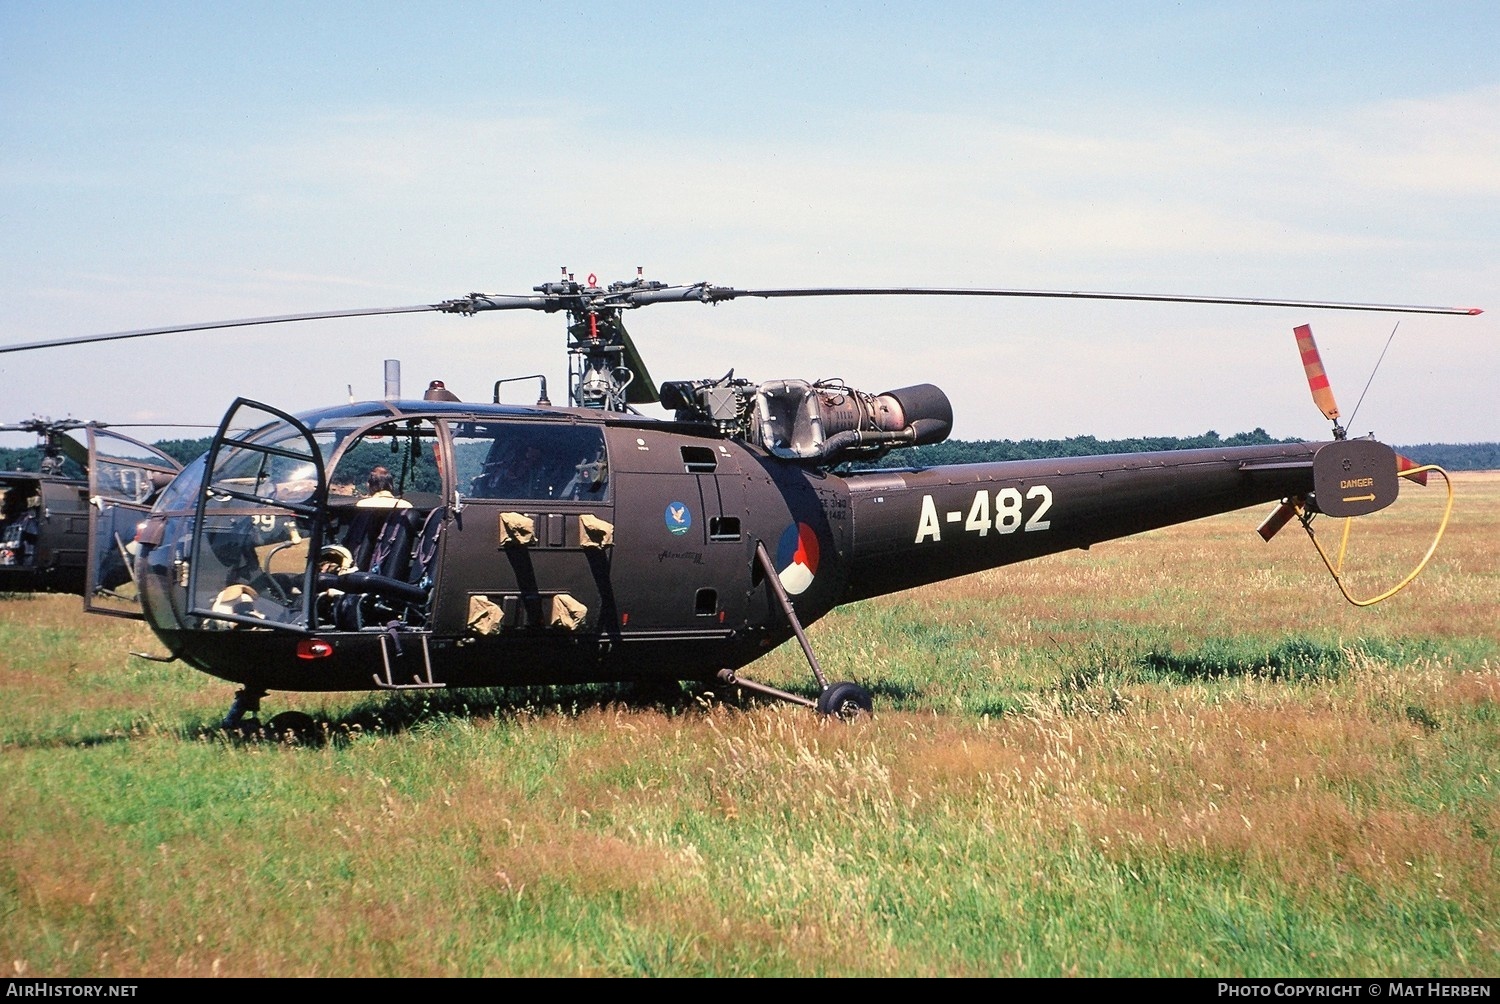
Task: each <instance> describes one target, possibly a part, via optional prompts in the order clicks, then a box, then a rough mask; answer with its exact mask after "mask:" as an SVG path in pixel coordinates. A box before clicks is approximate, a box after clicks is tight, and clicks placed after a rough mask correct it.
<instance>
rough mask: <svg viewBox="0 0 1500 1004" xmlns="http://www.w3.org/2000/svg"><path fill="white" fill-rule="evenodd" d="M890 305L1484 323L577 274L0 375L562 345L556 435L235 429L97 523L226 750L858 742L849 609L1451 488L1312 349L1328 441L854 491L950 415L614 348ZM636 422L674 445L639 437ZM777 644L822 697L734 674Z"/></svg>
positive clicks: (244, 404) (490, 423)
mask: <svg viewBox="0 0 1500 1004" xmlns="http://www.w3.org/2000/svg"><path fill="white" fill-rule="evenodd" d="M882 295H883V296H970V297H974V296H978V297H983V296H990V297H1068V298H1083V299H1101V300H1146V301H1160V302H1188V303H1227V304H1240V305H1246V306H1261V305H1264V306H1283V307H1285V306H1291V307H1300V308H1305V309H1309V310H1312V309H1329V310H1383V311H1396V312H1409V313H1427V314H1455V315H1464V314H1477V313H1480V311H1479V310H1478V309H1476V308H1448V307H1417V306H1402V305H1395V304H1360V303H1326V302H1315V301H1296V300H1265V299H1250V298H1237V297H1235V298H1227V297H1202V296H1178V295H1157V294H1130V293H1095V292H1083V291H1050V290H1010V289H950V288H932V287H818V288H790V289H737V288H734V287H726V286H717V285H712V284H709V283H696V284H691V285H677V286H673V285H667V284H665V283H661V282H657V281H650V280H647V279H645V278H644V277H643V276H642V274H641V270H637V275H636V277H635V278H634V279H633V280H629V281H620V282H614V283H611V284H609V285H607V286H604V285H600V284H599V282H598V280H597V278H596V277H595V276H593V275H590V276H588V278H587V280H586V281H580V280H578V279H577V278H576V277H575V275H574V274H573V273H572V272H570V271H568V270H567V269H566V268H564V269H563V270H562V277H561V278H560V279H559V280H557V281H553V282H547V283H543V284H541V285H537V286H534V287H532V293H531V294H527V295H493V294H481V293H472V294H470V295H468V296H465V297H460V298H456V299H449V300H444V301H441V302H437V303H430V304H419V305H414V306H408V307H384V308H369V309H356V310H340V311H326V312H317V313H307V314H291V315H280V316H275V317H261V318H249V319H244V320H237V321H234V320H231V321H217V322H211V323H206V324H191V325H177V326H171V327H160V328H149V329H140V330H135V331H125V332H117V333H113V334H104V335H87V336H81V337H73V338H63V339H57V340H53V341H48V342H33V343H26V344H21V345H11V346H0V352H10V351H21V350H29V349H38V348H49V347H55V346H62V345H71V344H79V343H87V342H97V341H106V340H112V339H123V338H140V337H147V336H152V335H158V334H165V333H168V332H180V331H201V330H208V329H215V328H226V327H235V326H244V325H259V324H279V323H289V322H296V321H310V320H316V319H320V318H332V317H356V316H365V315H374V314H391V313H408V312H417V311H437V312H442V313H447V314H457V315H465V316H467V315H474V314H478V313H481V312H487V311H496V310H537V311H543V312H546V313H561V314H563V315H564V316H565V318H566V336H567V342H566V345H567V353H568V400H567V403H566V404H562V405H555V404H553V403H552V402H551V400H550V399H549V397H548V394H547V387H546V379H545V377H544V376H540V375H533V376H528V377H508V378H502V379H500V380H497V381H496V382H495V384H494V388H493V394H492V400H490V401H484V402H469V401H462V400H459V399H458V398H457V395H455V394H454V393H452V392H451V391H450V390H449V389H448V388H447V387H446V385H445V384H444V383H443V382H442V381H436V380H435V381H433V382H432V383H431V384H430V385H429V387H428V388H427V391H426V393H424V394H423V396H422V398H421V399H415V398H408V397H403V396H400V395H399V394H397V395H394V396H392V395H388V397H387V399H385V400H374V401H365V402H350V403H343V404H335V405H331V406H329V407H325V408H321V409H317V410H312V411H305V412H301V413H299V414H295V415H294V414H291V413H288V412H285V411H282V410H279V409H277V408H276V407H274V406H272V405H270V404H265V403H261V402H259V401H254V400H250V399H246V398H237V399H235V400H234V401H233V403H232V404H231V405H230V407H229V409H228V410H227V412H226V413H225V415H224V418H223V421H222V422H221V424H220V426H219V429H218V431H217V433H216V434H215V436H214V439H213V441H212V445H211V446H210V448H209V449H208V451H207V453H205V454H204V455H203V456H201V457H199V458H198V459H197V460H196V461H193V462H192V463H190V464H188V465H186V466H185V467H184V468H183V469H182V471H181V472H180V473H178V474H176V476H175V478H173V479H172V480H171V482H170V484H168V485H166V486H165V487H164V488H163V489H162V490H161V491H160V492H159V494H158V495H156V496H155V497H154V498H153V499H150V500H146V499H142V498H139V497H136V498H132V497H129V496H130V494H131V493H129V492H124V493H117V494H115V495H109V496H107V497H106V498H103V499H102V500H100V501H99V502H98V504H96V505H94V506H93V508H92V509H91V515H92V516H93V517H94V518H95V519H96V520H97V519H101V518H105V517H110V518H116V517H118V516H119V514H121V513H124V514H128V519H130V520H133V521H134V522H135V523H136V525H137V527H138V529H137V532H136V533H135V534H134V536H133V539H132V540H131V542H130V547H131V548H132V551H131V553H132V554H133V579H134V580H135V581H136V582H137V583H138V585H139V601H140V602H139V607H138V609H136V610H134V611H130V613H132V614H133V615H135V616H141V617H144V618H145V620H146V621H147V622H148V624H149V625H150V627H151V629H152V631H153V632H154V633H155V635H156V637H157V638H158V639H159V641H160V642H161V644H162V645H164V646H165V648H166V649H167V654H166V655H164V656H157V657H156V658H160V659H162V660H181V661H182V662H184V663H186V664H187V665H189V666H191V667H193V668H195V669H197V670H200V671H202V672H204V673H207V674H210V675H212V676H214V677H217V678H220V679H223V680H225V681H228V682H231V683H234V684H236V685H238V687H239V689H238V690H237V691H236V692H235V695H234V699H233V701H232V703H231V706H230V708H229V711H228V713H227V714H226V716H225V718H224V720H223V722H222V725H223V726H224V727H225V728H230V729H234V728H239V729H244V728H251V727H256V726H258V725H259V713H260V710H261V701H262V699H263V698H265V697H266V696H268V694H269V693H270V692H271V691H284V692H292V693H314V692H331V691H391V692H398V691H411V690H423V689H438V688H480V687H499V686H504V687H510V686H527V685H547V684H579V683H605V682H625V683H628V682H636V683H642V684H648V685H649V684H651V683H656V682H669V683H672V684H673V685H677V684H680V683H682V682H690V683H699V684H703V685H705V686H708V687H718V686H732V687H737V688H740V689H741V690H742V691H748V692H751V693H756V694H760V695H762V696H766V697H769V698H774V699H777V700H782V701H788V702H791V703H794V704H800V705H803V706H805V707H808V708H812V709H815V710H816V711H817V712H818V713H820V714H822V715H825V716H836V717H841V718H848V717H854V716H858V715H862V714H867V713H870V712H871V711H872V710H873V699H872V695H871V692H870V690H869V689H867V688H866V687H865V686H864V685H863V684H861V683H859V682H856V681H853V680H836V681H831V680H830V679H829V677H828V675H827V674H826V673H825V672H824V669H823V667H822V665H821V663H820V661H819V659H818V658H817V655H816V653H815V652H814V650H813V647H812V645H811V644H810V642H809V639H808V636H807V632H806V628H807V627H808V626H809V625H811V624H813V623H814V622H816V621H817V620H818V619H819V618H821V617H823V616H824V615H826V614H827V613H828V612H829V611H831V610H833V609H834V608H836V607H839V606H841V605H844V604H849V603H855V602H858V601H860V600H863V599H868V598H871V597H876V596H881V595H884V594H889V593H894V592H897V591H900V590H906V589H911V588H914V587H918V586H922V585H925V584H930V583H934V582H938V581H941V580H945V579H949V578H953V577H957V576H962V575H966V574H969V573H972V572H977V571H980V570H983V569H989V568H995V567H998V566H1001V565H1005V564H1009V563H1012V562H1019V561H1026V560H1030V559H1033V558H1039V557H1042V556H1044V555H1048V554H1053V553H1056V552H1060V551H1064V550H1071V549H1075V548H1088V547H1089V546H1091V545H1093V544H1096V543H1099V542H1102V541H1107V540H1113V539H1116V538H1120V537H1125V536H1129V535H1132V534H1137V533H1141V532H1143V531H1147V530H1151V529H1156V528H1160V527H1165V526H1169V525H1173V524H1177V523H1182V522H1186V521H1190V520H1196V519H1199V518H1203V517H1206V516H1210V515H1214V514H1218V513H1224V512H1230V511H1235V510H1239V509H1242V508H1245V507H1247V506H1252V505H1257V504H1265V503H1269V504H1274V505H1275V509H1274V510H1273V512H1272V514H1271V516H1270V517H1269V518H1268V519H1267V520H1266V521H1265V523H1263V524H1262V525H1261V527H1260V534H1261V536H1262V537H1263V538H1265V539H1267V540H1269V539H1270V537H1271V536H1272V535H1273V534H1274V533H1275V532H1276V531H1277V530H1279V529H1280V528H1281V527H1282V526H1284V525H1286V524H1287V523H1289V522H1291V521H1292V520H1294V519H1295V520H1298V521H1300V522H1301V523H1302V525H1303V526H1304V527H1305V528H1307V530H1308V533H1309V535H1312V533H1313V530H1312V525H1313V522H1314V521H1315V520H1316V519H1318V518H1319V517H1322V516H1327V517H1330V518H1342V517H1358V516H1362V515H1366V514H1369V513H1373V512H1376V511H1378V510H1380V509H1383V508H1385V507H1386V506H1388V505H1390V504H1391V503H1392V502H1394V501H1395V500H1396V498H1397V496H1398V494H1399V491H1400V484H1401V482H1402V481H1403V480H1405V481H1420V482H1425V478H1426V475H1427V474H1428V473H1430V472H1432V471H1440V469H1439V468H1434V467H1423V466H1419V465H1417V464H1414V463H1413V462H1411V461H1409V460H1407V459H1406V458H1403V457H1400V456H1398V455H1397V453H1396V452H1395V450H1394V449H1392V448H1391V447H1390V446H1387V445H1385V444H1383V443H1381V442H1378V441H1377V440H1375V439H1373V438H1368V437H1367V438H1350V437H1348V436H1347V434H1346V432H1345V430H1344V429H1343V428H1342V427H1341V426H1339V425H1338V416H1339V413H1338V409H1337V405H1336V404H1335V403H1334V401H1333V397H1332V394H1331V391H1330V390H1329V388H1328V386H1327V380H1326V376H1325V375H1324V374H1323V371H1322V366H1321V360H1320V359H1319V357H1318V353H1317V349H1316V346H1315V344H1314V343H1313V340H1312V335H1311V329H1310V327H1308V326H1305V325H1304V326H1299V327H1298V328H1297V329H1296V335H1297V340H1298V345H1299V348H1300V351H1301V354H1302V359H1303V364H1304V369H1305V371H1306V375H1307V377H1308V380H1309V383H1310V386H1311V387H1312V389H1313V393H1314V400H1315V402H1316V403H1317V404H1318V406H1319V407H1320V408H1321V409H1322V410H1323V413H1324V415H1325V416H1326V417H1327V418H1329V419H1330V421H1332V422H1333V423H1334V426H1333V435H1332V438H1330V439H1327V440H1324V441H1318V442H1297V443H1280V444H1272V445H1259V446H1243V447H1224V448H1213V449H1195V450H1182V451H1169V452H1151V453H1134V454H1123V455H1109V456H1095V457H1068V458H1059V459H1048V460H1024V461H1004V462H990V463H974V464H963V465H954V466H935V467H925V468H924V467H909V468H900V469H881V468H871V467H868V466H863V465H862V463H861V462H867V461H874V460H878V459H879V458H880V457H882V456H884V455H886V454H888V453H889V452H890V451H892V450H894V449H897V448H899V447H908V446H921V445H925V444H931V443H937V442H940V441H942V440H944V439H945V438H947V437H948V435H949V433H950V432H951V429H952V425H953V410H952V406H951V403H950V401H949V399H948V397H947V395H946V394H945V393H944V392H943V391H942V390H940V389H939V388H938V387H937V386H935V385H933V384H927V383H919V384H913V385H911V386H906V387H901V388H897V389H894V390H889V391H884V392H880V393H870V392H866V391H862V390H857V389H855V388H853V387H850V386H848V385H846V384H845V383H844V382H843V381H841V380H813V381H809V380H804V379H773V380H762V381H751V380H748V379H745V378H741V377H736V376H735V375H734V371H733V370H730V371H729V372H728V373H727V374H725V375H724V376H721V377H717V378H705V379H689V380H675V381H668V382H664V383H662V384H660V385H658V384H657V383H656V382H655V381H654V380H653V379H652V377H651V376H650V374H649V373H648V371H647V369H646V367H645V365H644V362H643V359H642V356H641V353H640V352H639V351H638V349H637V347H636V345H635V343H634V341H633V340H632V338H631V337H630V335H629V334H628V333H627V332H626V329H625V325H624V322H623V315H624V314H625V313H626V312H628V311H630V310H634V309H639V308H640V307H643V306H647V305H654V304H661V303H702V304H718V303H722V302H726V301H729V300H733V299H736V298H740V297H761V298H768V299H774V298H782V297H823V296H882ZM518 380H525V381H532V380H535V381H538V384H539V386H538V397H537V400H536V402H535V403H534V404H515V403H502V402H501V396H502V385H504V384H509V383H512V382H515V381H518ZM643 404H660V405H661V406H662V407H663V408H664V409H665V410H667V411H670V412H671V413H672V417H670V418H658V417H650V416H647V415H644V414H642V413H641V412H640V410H639V406H640V405H643ZM153 473H159V472H154V471H148V472H147V474H148V475H150V474H153ZM1444 477H1446V475H1444ZM101 494H103V493H99V492H97V491H96V498H97V497H98V496H99V495H101ZM137 494H138V493H137ZM1451 501H1452V493H1451V486H1450V489H1449V505H1450V507H1451ZM1445 519H1446V517H1445ZM1434 546H1436V541H1434ZM92 554H93V555H94V557H95V558H96V559H97V558H100V557H101V553H100V549H98V548H96V549H94V550H93V551H92ZM1430 555H1431V551H1429V557H1430ZM1325 560H1327V559H1326V558H1325ZM1423 563H1424V564H1425V559H1424V562H1423ZM1329 567H1330V570H1331V571H1333V572H1334V577H1335V579H1336V580H1338V579H1339V578H1340V576H1339V573H1338V570H1337V568H1336V567H1335V566H1334V565H1333V564H1332V563H1330V565H1329ZM1417 571H1420V566H1419V567H1418V569H1417ZM1415 574H1416V572H1413V575H1415ZM1409 579H1410V577H1409V578H1408V581H1409ZM1403 585H1404V583H1403ZM1340 588H1343V585H1342V583H1340ZM1393 591H1394V590H1393ZM1345 595H1346V596H1348V593H1347V591H1346V593H1345ZM1387 595H1388V594H1387ZM1380 598H1382V599H1383V598H1384V597H1380ZM1350 599H1351V601H1355V602H1361V603H1363V602H1365V601H1357V600H1354V598H1353V597H1350ZM109 612H115V613H119V612H121V611H109ZM793 639H795V641H796V643H797V644H798V645H799V647H800V648H801V651H802V654H803V655H804V657H805V658H806V661H807V663H808V667H809V669H810V671H811V673H812V676H813V678H814V680H815V685H816V696H815V697H809V696H806V695H804V694H798V693H792V692H789V691H786V690H782V689H779V688H776V687H773V686H770V685H767V684H765V683H763V682H761V681H757V680H755V679H753V678H752V677H750V676H748V675H746V673H745V669H746V667H749V666H751V665H752V664H753V663H754V662H755V661H756V660H757V659H758V658H760V657H761V656H762V655H764V654H765V653H767V652H769V651H770V650H771V649H774V648H776V647H778V646H780V645H782V644H784V643H786V642H789V641H791V640H793ZM309 724H310V719H309V718H308V717H307V716H305V715H302V713H301V712H296V711H286V712H282V713H281V714H278V715H276V716H274V717H273V718H272V719H271V720H270V727H271V728H272V729H275V730H280V729H283V728H288V727H295V726H301V727H305V726H307V725H309Z"/></svg>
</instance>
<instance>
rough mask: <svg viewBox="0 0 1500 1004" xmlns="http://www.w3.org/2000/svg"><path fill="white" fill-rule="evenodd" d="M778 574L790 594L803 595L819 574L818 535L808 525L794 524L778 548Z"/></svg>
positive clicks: (785, 533) (783, 535) (784, 535)
mask: <svg viewBox="0 0 1500 1004" xmlns="http://www.w3.org/2000/svg"><path fill="white" fill-rule="evenodd" d="M776 572H777V576H778V577H779V578H780V579H781V584H782V586H783V587H785V589H786V591H787V592H789V593H801V592H804V591H806V589H807V587H808V586H811V585H812V582H813V577H814V576H815V575H817V574H818V535H817V533H815V532H814V531H813V528H812V527H810V526H808V525H807V524H806V523H793V524H792V525H791V526H789V527H787V528H786V531H785V532H784V533H783V534H782V535H781V542H780V543H779V544H777V546H776Z"/></svg>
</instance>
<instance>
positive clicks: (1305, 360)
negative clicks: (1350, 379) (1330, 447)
mask: <svg viewBox="0 0 1500 1004" xmlns="http://www.w3.org/2000/svg"><path fill="white" fill-rule="evenodd" d="M1292 332H1293V333H1294V334H1295V335H1296V336H1297V351H1299V352H1301V353H1302V369H1303V370H1304V371H1306V373H1307V386H1308V387H1309V388H1311V390H1312V396H1313V403H1314V404H1316V405H1317V406H1318V410H1319V411H1321V412H1322V413H1323V417H1325V418H1327V419H1328V420H1329V421H1330V422H1336V421H1338V417H1339V406H1338V404H1337V403H1335V402H1334V400H1333V389H1332V388H1331V387H1329V386H1328V374H1327V373H1324V372H1323V359H1322V357H1321V356H1319V355H1318V346H1317V343H1315V342H1314V341H1313V336H1312V325H1310V324H1299V325H1297V326H1296V327H1295V328H1293V329H1292Z"/></svg>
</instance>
